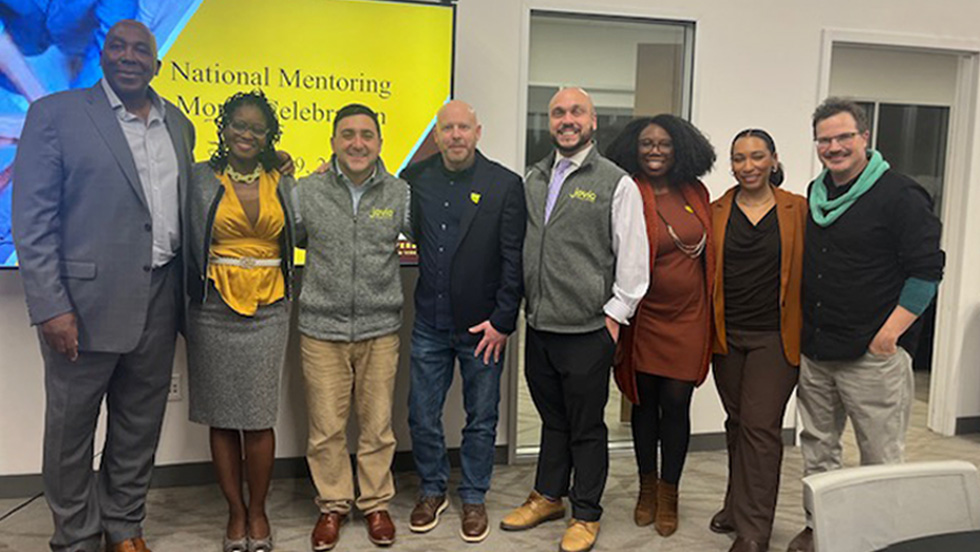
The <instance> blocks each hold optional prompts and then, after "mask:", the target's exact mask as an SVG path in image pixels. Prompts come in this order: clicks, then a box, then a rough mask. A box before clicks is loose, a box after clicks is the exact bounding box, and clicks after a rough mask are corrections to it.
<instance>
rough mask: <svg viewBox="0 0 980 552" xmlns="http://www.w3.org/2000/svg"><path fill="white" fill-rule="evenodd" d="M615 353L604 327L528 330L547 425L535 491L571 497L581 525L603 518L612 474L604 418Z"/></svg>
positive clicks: (533, 379)
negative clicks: (573, 330)
mask: <svg viewBox="0 0 980 552" xmlns="http://www.w3.org/2000/svg"><path fill="white" fill-rule="evenodd" d="M615 350H616V344H615V343H614V342H613V340H612V337H611V336H610V335H609V332H608V331H607V330H606V328H605V327H603V328H601V329H599V330H596V331H594V332H588V333H583V334H559V333H552V332H542V331H537V330H534V329H533V328H530V327H529V328H528V331H527V343H526V346H525V365H524V374H525V376H526V377H527V385H528V389H529V390H530V392H531V398H532V399H533V400H534V406H535V407H536V408H537V409H538V414H539V415H540V416H541V423H542V427H541V452H540V453H539V455H538V470H537V476H536V479H535V484H534V488H535V490H536V491H538V492H539V493H541V494H542V495H544V496H546V497H548V498H560V497H563V496H565V495H568V497H569V499H570V500H571V503H572V516H573V517H574V518H575V519H578V520H582V521H598V520H599V518H600V517H601V516H602V507H601V506H600V505H599V502H600V500H601V499H602V491H603V489H604V488H605V486H606V475H607V473H608V471H609V449H608V431H607V430H606V422H605V420H604V419H603V415H604V411H605V408H606V401H607V400H608V398H609V369H610V367H611V366H612V361H613V353H614V352H615ZM573 472H574V484H572V485H571V490H570V491H569V485H570V483H571V481H572V477H573Z"/></svg>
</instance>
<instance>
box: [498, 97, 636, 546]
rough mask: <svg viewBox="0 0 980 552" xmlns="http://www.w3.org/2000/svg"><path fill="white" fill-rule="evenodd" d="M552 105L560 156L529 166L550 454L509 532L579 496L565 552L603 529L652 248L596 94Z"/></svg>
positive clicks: (541, 401)
mask: <svg viewBox="0 0 980 552" xmlns="http://www.w3.org/2000/svg"><path fill="white" fill-rule="evenodd" d="M548 112H549V113H548V115H549V121H550V131H551V138H552V141H553V142H554V144H555V148H556V151H555V152H554V153H552V154H550V155H548V157H546V158H545V159H543V160H542V161H540V162H539V163H537V164H536V165H533V166H532V167H531V168H530V169H528V171H527V175H526V176H525V184H524V192H525V197H526V200H527V223H528V224H527V234H526V237H525V240H524V288H525V292H526V297H527V323H528V330H527V345H526V353H525V354H526V357H525V365H524V372H525V376H526V377H527V384H528V389H529V390H530V392H531V397H532V399H534V405H535V406H536V407H537V409H538V413H539V414H540V415H541V422H542V428H541V452H540V453H539V455H538V470H537V476H536V478H535V483H534V489H533V490H532V492H531V496H530V497H529V498H528V499H527V501H526V502H525V503H524V505H523V506H521V507H520V508H517V509H516V510H514V511H513V512H512V513H511V514H509V515H508V516H507V517H505V518H504V519H503V521H501V527H502V528H503V529H506V530H512V531H515V530H521V529H529V528H531V527H534V526H535V525H537V524H539V523H541V522H543V521H548V520H552V519H561V518H562V517H563V516H564V514H565V507H564V504H563V502H562V498H563V497H564V496H565V495H568V496H569V499H570V501H571V504H572V521H571V523H569V525H568V529H567V530H566V531H565V535H564V537H563V538H562V541H561V550H562V551H564V552H583V551H586V550H589V549H591V548H592V546H593V545H594V544H595V541H596V537H597V536H598V533H599V518H600V516H601V515H602V507H601V506H600V505H599V501H600V500H601V498H602V491H603V488H604V487H605V483H606V473H607V471H608V467H609V453H608V450H607V430H606V424H605V421H604V420H603V411H604V410H605V406H606V400H607V398H608V395H609V369H610V366H611V365H612V361H613V353H614V352H615V350H616V340H617V339H618V337H619V326H620V325H621V324H626V323H627V320H628V319H629V317H630V316H632V314H633V311H634V310H635V309H636V305H637V304H638V303H639V301H640V299H641V298H642V297H643V295H644V293H646V289H647V284H648V283H649V279H650V270H649V251H648V249H647V237H646V225H645V223H644V219H643V203H642V199H641V197H640V192H639V190H638V189H637V188H636V185H635V183H634V182H633V180H632V179H631V178H629V176H627V175H626V173H624V172H623V171H622V170H621V169H620V168H619V167H617V166H616V165H614V164H613V163H612V162H610V161H608V160H606V159H605V158H604V157H602V156H601V155H599V152H598V151H597V150H596V147H595V144H594V143H593V142H592V134H593V133H594V132H595V129H596V114H595V106H593V104H592V100H591V98H589V95H588V94H586V93H585V91H584V90H582V89H580V88H566V89H563V90H560V91H559V92H558V93H557V94H555V96H554V97H553V98H552V99H551V103H550V105H549V107H548ZM573 472H574V481H575V484H574V486H573V487H571V488H569V483H570V481H571V479H572V473H573Z"/></svg>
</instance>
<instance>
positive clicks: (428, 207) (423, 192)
mask: <svg viewBox="0 0 980 552" xmlns="http://www.w3.org/2000/svg"><path fill="white" fill-rule="evenodd" d="M474 167H475V165H473V166H471V167H470V168H468V169H466V170H464V171H460V172H450V171H449V170H447V169H446V167H445V165H443V164H442V163H439V164H434V165H433V166H431V167H429V168H427V169H426V170H425V171H424V172H423V173H422V174H420V175H419V177H418V181H417V182H418V184H419V185H416V186H413V190H412V193H413V194H418V195H417V196H416V206H417V207H418V210H419V212H418V220H419V231H420V232H421V236H416V240H417V241H418V243H420V244H422V245H421V246H420V247H419V283H418V287H417V288H416V290H415V312H416V316H419V317H421V318H422V320H424V321H425V322H426V323H428V324H429V325H431V326H432V327H433V328H435V329H437V330H454V329H457V328H455V327H454V324H453V312H452V305H451V303H450V297H449V270H450V267H451V266H452V259H453V255H455V253H456V242H457V241H458V239H459V231H460V221H461V220H462V218H463V207H464V206H465V202H467V201H470V200H471V199H470V194H471V192H472V189H471V188H472V186H471V185H472V182H473V172H474ZM458 329H459V330H463V329H465V328H458Z"/></svg>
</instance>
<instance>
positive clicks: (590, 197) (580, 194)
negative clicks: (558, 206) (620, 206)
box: [568, 188, 596, 203]
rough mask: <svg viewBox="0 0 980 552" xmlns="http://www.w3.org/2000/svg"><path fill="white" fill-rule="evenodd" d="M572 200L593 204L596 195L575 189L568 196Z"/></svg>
mask: <svg viewBox="0 0 980 552" xmlns="http://www.w3.org/2000/svg"><path fill="white" fill-rule="evenodd" d="M568 197H570V198H572V199H578V200H581V201H588V202H589V203H595V200H596V195H595V192H593V191H592V190H583V189H582V188H575V191H574V192H572V193H571V194H569V195H568Z"/></svg>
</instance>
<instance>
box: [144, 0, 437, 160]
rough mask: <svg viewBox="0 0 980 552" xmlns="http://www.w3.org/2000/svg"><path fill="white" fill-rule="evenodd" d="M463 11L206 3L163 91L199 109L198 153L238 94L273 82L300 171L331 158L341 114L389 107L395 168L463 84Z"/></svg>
mask: <svg viewBox="0 0 980 552" xmlns="http://www.w3.org/2000/svg"><path fill="white" fill-rule="evenodd" d="M452 62H453V10H452V9H451V8H447V7H445V6H438V5H422V4H411V3H399V2H385V1H371V0H366V1H358V0H280V1H278V2H269V1H268V0H203V2H202V3H201V4H200V6H199V7H198V8H197V10H196V11H195V12H194V13H193V14H192V15H191V17H190V19H189V20H188V21H187V24H186V26H185V27H184V28H183V30H181V31H180V34H179V35H178V36H177V38H176V40H175V41H174V42H173V45H172V46H171V47H170V48H169V50H167V52H166V56H165V58H164V59H163V65H162V67H161V68H160V74H159V75H158V76H157V78H156V79H155V80H154V81H153V86H154V88H155V89H156V90H157V91H159V92H160V93H161V94H162V95H163V96H164V97H165V98H167V99H169V100H170V101H172V102H173V103H174V104H176V105H177V106H178V107H179V108H180V109H181V110H183V111H184V113H186V114H187V116H188V117H190V119H191V121H192V122H193V123H194V126H195V127H196V130H197V148H196V149H195V152H194V155H195V157H196V159H197V160H199V161H201V160H206V159H208V158H209V157H210V156H211V153H212V152H213V151H214V149H215V147H216V145H217V136H216V130H215V125H214V117H215V116H216V114H217V111H218V107H219V106H220V105H221V104H222V103H223V102H224V101H225V99H226V98H228V96H230V95H232V94H233V93H235V92H237V91H240V90H250V89H253V88H259V89H262V90H263V91H264V92H265V93H266V95H267V96H268V97H269V98H270V99H271V100H272V101H274V102H275V103H276V107H277V110H278V113H279V119H280V123H281V124H282V131H283V134H282V141H281V142H280V145H279V148H280V149H283V150H285V151H288V152H289V153H290V154H291V155H292V156H293V158H294V159H295V161H296V167H297V176H301V175H303V174H307V173H309V172H310V171H312V170H313V169H315V168H316V167H317V166H319V164H320V163H321V162H323V161H324V160H326V159H329V158H330V155H331V153H332V152H331V150H330V133H331V130H332V128H333V116H334V114H335V113H336V111H337V110H338V109H340V108H341V107H343V106H344V105H345V104H347V103H350V102H357V103H362V104H365V105H367V106H369V107H371V108H372V109H374V110H375V111H377V112H378V114H379V118H380V121H381V134H382V138H383V139H384V145H383V147H382V150H381V157H382V159H383V160H384V162H385V165H386V166H387V167H388V170H389V171H391V172H392V173H396V172H398V170H400V169H401V168H402V167H404V165H405V164H407V162H408V161H409V160H410V158H411V156H412V154H413V153H414V152H415V150H416V149H417V148H418V146H419V145H420V144H421V142H422V141H423V140H424V138H425V137H426V135H427V134H428V132H429V130H430V125H431V124H432V123H433V120H434V116H435V113H436V111H437V110H438V109H439V107H440V106H441V105H442V104H443V103H444V102H445V101H446V100H447V99H448V98H449V96H450V93H451V87H452Z"/></svg>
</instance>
